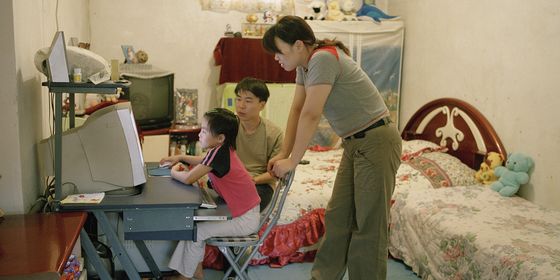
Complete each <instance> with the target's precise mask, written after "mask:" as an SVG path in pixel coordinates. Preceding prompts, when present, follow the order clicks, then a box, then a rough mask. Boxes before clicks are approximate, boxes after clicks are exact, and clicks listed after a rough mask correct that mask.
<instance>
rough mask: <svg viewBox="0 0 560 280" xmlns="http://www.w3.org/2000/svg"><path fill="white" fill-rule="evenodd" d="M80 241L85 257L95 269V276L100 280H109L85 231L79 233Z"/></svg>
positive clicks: (108, 275)
mask: <svg viewBox="0 0 560 280" xmlns="http://www.w3.org/2000/svg"><path fill="white" fill-rule="evenodd" d="M80 239H81V242H82V246H83V247H84V251H85V252H86V256H87V258H88V261H91V264H92V265H93V267H94V268H95V271H96V272H97V275H99V278H100V279H102V280H111V275H110V274H109V272H107V269H106V268H105V266H104V265H103V264H102V263H101V259H99V255H98V254H97V250H95V247H94V246H93V243H92V242H91V239H89V235H88V234H87V232H86V230H85V229H82V230H81V231H80Z"/></svg>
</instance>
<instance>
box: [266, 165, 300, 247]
mask: <svg viewBox="0 0 560 280" xmlns="http://www.w3.org/2000/svg"><path fill="white" fill-rule="evenodd" d="M294 175H295V170H292V171H290V172H288V173H286V175H284V177H282V178H280V179H279V180H278V182H277V184H276V188H275V189H274V194H273V195H272V199H271V200H270V203H269V204H268V206H267V207H266V208H265V210H264V211H262V212H261V221H260V223H259V230H260V229H261V228H262V227H263V225H265V224H266V225H267V226H266V229H265V230H264V232H263V234H262V235H261V237H260V240H259V243H262V242H263V240H264V238H265V237H266V236H267V235H268V233H269V232H270V231H271V230H272V228H273V227H274V226H275V225H276V223H277V222H278V220H279V219H280V215H281V214H282V208H283V207H284V202H285V201H286V197H287V196H288V192H289V191H290V186H291V185H292V182H293V181H294Z"/></svg>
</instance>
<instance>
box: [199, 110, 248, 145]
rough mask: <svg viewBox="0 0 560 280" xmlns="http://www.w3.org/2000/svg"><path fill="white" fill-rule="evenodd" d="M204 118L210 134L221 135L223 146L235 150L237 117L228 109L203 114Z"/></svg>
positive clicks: (237, 126)
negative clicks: (223, 138) (223, 137)
mask: <svg viewBox="0 0 560 280" xmlns="http://www.w3.org/2000/svg"><path fill="white" fill-rule="evenodd" d="M204 118H205V119H206V120H207V121H208V129H209V130H210V133H212V135H214V136H218V135H220V134H223V135H224V136H225V140H224V145H226V146H227V147H232V148H234V149H235V138H236V137H237V131H238V129H239V121H238V120H237V116H236V115H235V114H234V113H233V112H232V111H230V110H228V109H224V108H214V109H212V110H210V111H208V112H206V113H204Z"/></svg>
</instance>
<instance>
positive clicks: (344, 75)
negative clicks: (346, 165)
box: [296, 48, 389, 137]
mask: <svg viewBox="0 0 560 280" xmlns="http://www.w3.org/2000/svg"><path fill="white" fill-rule="evenodd" d="M336 51H337V53H338V59H337V57H336V56H335V55H334V54H333V53H331V52H330V51H327V50H321V49H319V50H316V51H315V53H313V54H312V56H311V59H310V60H309V63H308V65H307V66H308V68H307V70H306V69H305V68H303V67H301V66H299V67H297V76H296V84H298V85H303V86H304V87H306V88H307V87H309V86H313V85H320V84H329V85H332V90H331V93H330V94H329V97H328V98H327V102H326V104H325V107H324V109H323V114H324V115H325V118H326V119H327V120H328V121H329V123H330V125H331V127H332V128H333V130H334V131H335V132H336V134H338V135H339V136H340V137H346V136H349V135H352V134H354V133H356V132H358V131H360V130H362V129H364V128H366V127H368V126H369V125H371V124H372V123H374V122H376V121H378V120H380V119H382V118H384V117H387V116H389V110H388V109H387V106H386V105H385V102H384V101H383V98H382V97H381V94H379V91H378V90H377V88H376V87H375V85H374V84H373V82H372V81H371V80H370V79H369V77H368V76H367V75H366V73H365V72H364V71H363V70H362V69H361V68H360V66H358V65H357V64H356V62H355V61H354V60H352V58H351V57H350V56H348V55H346V54H345V53H344V51H342V50H341V49H339V48H336ZM306 98H313V96H309V95H308V96H307V97H306Z"/></svg>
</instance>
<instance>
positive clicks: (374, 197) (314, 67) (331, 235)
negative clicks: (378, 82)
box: [263, 16, 401, 279]
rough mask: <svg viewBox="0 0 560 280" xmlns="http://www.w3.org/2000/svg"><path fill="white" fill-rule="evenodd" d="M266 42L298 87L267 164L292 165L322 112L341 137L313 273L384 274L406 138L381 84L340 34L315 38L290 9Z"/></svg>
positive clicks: (278, 171)
mask: <svg viewBox="0 0 560 280" xmlns="http://www.w3.org/2000/svg"><path fill="white" fill-rule="evenodd" d="M263 47H264V48H265V49H266V50H267V51H268V52H270V53H273V54H274V58H275V60H277V61H278V62H279V63H280V66H282V68H284V70H286V71H292V70H294V69H296V71H297V76H296V89H295V95H294V99H293V101H292V107H291V109H290V115H289V117H288V124H287V127H286V134H285V138H284V143H283V146H282V150H281V151H280V153H279V154H278V155H277V156H275V157H274V158H272V159H271V160H270V161H269V164H268V169H269V170H270V172H272V173H273V174H274V175H275V176H277V177H281V176H283V175H284V174H285V173H286V172H288V171H289V170H292V169H294V168H295V167H296V166H297V164H298V163H299V161H300V160H301V159H302V157H303V154H304V153H305V151H306V148H307V145H308V143H309V141H310V140H311V138H312V136H313V133H314V131H315V129H316V128H317V125H318V123H319V120H320V118H321V114H324V115H325V117H326V118H327V120H328V121H329V123H330V125H331V127H332V128H333V130H334V131H335V132H336V133H337V134H338V135H339V136H340V137H341V138H342V139H343V142H342V146H343V147H344V153H343V155H342V159H341V162H340V166H339V169H338V173H337V177H336V180H335V185H334V189H333V193H332V197H331V199H330V201H329V204H328V206H327V210H326V214H325V226H326V229H325V235H324V236H323V240H322V242H321V245H320V247H319V250H318V252H317V256H316V257H315V263H314V265H313V269H312V271H311V276H312V279H342V277H343V275H344V273H345V271H346V269H348V273H349V277H350V279H385V278H386V274H387V235H388V233H387V232H388V229H387V226H388V222H387V221H388V218H389V202H390V200H391V195H392V194H393V189H394V186H395V174H396V172H397V169H398V167H399V165H400V154H401V138H400V136H399V133H398V131H397V129H396V128H395V126H394V125H393V124H391V121H390V119H389V110H388V109H387V107H386V106H385V103H384V102H383V98H382V97H381V95H380V94H379V91H378V90H377V88H376V87H375V85H374V84H373V82H372V81H371V80H370V79H369V77H368V76H367V75H366V74H365V73H364V71H362V69H361V68H360V67H359V66H358V65H357V64H356V63H355V62H354V61H353V60H352V58H351V57H350V56H349V52H348V49H347V48H346V47H345V46H344V44H342V42H339V41H332V40H317V39H316V38H315V35H314V34H313V30H312V29H311V27H309V25H308V24H307V23H306V22H305V21H304V20H303V19H301V18H299V17H296V16H285V17H283V18H282V19H280V20H279V21H278V23H277V24H275V25H273V26H272V27H271V28H270V29H269V30H268V31H267V32H266V33H265V35H264V37H263Z"/></svg>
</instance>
